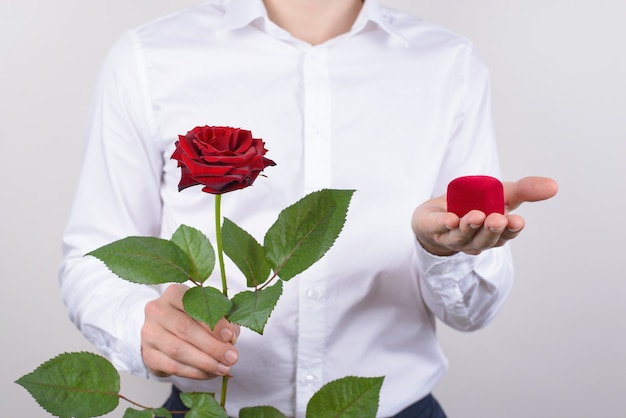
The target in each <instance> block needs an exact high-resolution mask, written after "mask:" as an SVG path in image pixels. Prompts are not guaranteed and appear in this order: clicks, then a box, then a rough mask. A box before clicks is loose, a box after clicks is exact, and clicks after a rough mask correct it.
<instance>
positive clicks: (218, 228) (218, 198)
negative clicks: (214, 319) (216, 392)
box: [215, 194, 228, 409]
mask: <svg viewBox="0 0 626 418" xmlns="http://www.w3.org/2000/svg"><path fill="white" fill-rule="evenodd" d="M221 203H222V195H221V194H216V195H215V237H216V240H217V257H218V260H219V263H220V273H221V275H222V293H224V296H226V297H228V284H227V283H226V269H225V268H224V249H223V247H222V215H221ZM227 387H228V375H226V376H223V377H222V394H221V397H220V405H221V406H222V408H224V409H226V388H227Z"/></svg>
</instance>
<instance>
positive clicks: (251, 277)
mask: <svg viewBox="0 0 626 418" xmlns="http://www.w3.org/2000/svg"><path fill="white" fill-rule="evenodd" d="M222 244H223V248H224V253H226V255H227V256H228V257H229V258H230V259H231V260H232V261H233V263H235V265H236V266H237V267H238V268H239V270H241V272H242V273H243V274H244V276H245V277H246V279H247V282H248V287H257V286H259V285H261V284H263V283H265V281H266V280H267V278H268V277H269V274H270V271H271V268H270V265H269V264H268V263H267V260H265V251H264V250H263V246H261V244H259V243H258V242H257V241H256V240H255V239H254V238H253V237H252V235H250V234H248V233H247V232H246V231H245V230H243V229H242V228H240V227H239V226H237V225H236V224H235V223H234V222H232V221H231V220H229V219H227V218H224V223H223V225H222Z"/></svg>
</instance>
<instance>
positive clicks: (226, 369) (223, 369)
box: [217, 363, 230, 375]
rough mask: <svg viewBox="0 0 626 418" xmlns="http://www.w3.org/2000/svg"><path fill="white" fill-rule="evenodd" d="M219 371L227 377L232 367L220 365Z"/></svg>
mask: <svg viewBox="0 0 626 418" xmlns="http://www.w3.org/2000/svg"><path fill="white" fill-rule="evenodd" d="M217 371H218V373H220V374H223V375H227V374H228V373H229V372H230V367H228V366H226V365H225V364H222V363H218V364H217Z"/></svg>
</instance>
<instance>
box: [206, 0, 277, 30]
mask: <svg viewBox="0 0 626 418" xmlns="http://www.w3.org/2000/svg"><path fill="white" fill-rule="evenodd" d="M257 19H267V11H266V10H265V6H264V5H263V0H229V1H227V2H226V4H225V6H224V17H223V18H222V21H221V22H220V25H219V28H218V30H217V31H218V33H221V32H228V31H231V30H236V29H241V28H243V27H245V26H248V25H249V24H251V23H252V22H254V21H255V20H257Z"/></svg>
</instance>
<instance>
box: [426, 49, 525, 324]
mask: <svg viewBox="0 0 626 418" xmlns="http://www.w3.org/2000/svg"><path fill="white" fill-rule="evenodd" d="M460 68H461V71H459V74H460V76H459V86H460V87H459V88H458V93H457V95H456V102H455V108H456V111H455V114H454V117H453V118H452V119H451V120H452V122H451V124H450V129H449V130H450V140H449V144H448V148H447V152H446V156H445V159H444V161H443V164H442V166H441V170H440V173H439V176H438V180H437V183H436V185H435V190H434V193H433V195H434V196H438V195H441V194H444V193H445V192H446V188H447V185H448V183H449V182H450V181H451V180H452V179H454V178H456V177H459V176H464V175H474V174H485V175H491V176H494V177H496V178H499V176H500V167H499V162H498V155H497V147H496V143H495V135H494V129H493V121H492V115H491V100H490V80H489V73H488V70H487V67H486V66H485V64H484V63H483V61H482V60H481V59H480V57H479V56H478V55H477V54H476V52H475V50H474V49H473V47H471V45H470V46H469V47H468V48H467V49H466V51H465V54H463V55H462V56H461V57H460ZM416 251H417V260H418V269H419V270H420V278H421V283H420V285H421V289H422V295H423V298H424V301H425V303H426V304H427V306H428V307H429V308H430V309H431V310H432V312H433V313H434V314H435V315H436V316H437V317H438V318H439V319H441V320H442V321H443V322H444V323H446V324H448V325H450V326H452V327H453V328H455V329H458V330H462V331H471V330H475V329H479V328H481V327H483V326H485V325H486V324H487V323H488V322H489V321H490V320H491V319H492V318H493V317H494V316H495V314H496V313H497V311H498V310H499V308H500V307H501V306H502V304H503V302H504V300H505V298H506V296H507V295H508V293H509V291H510V288H511V286H512V281H513V266H512V256H511V252H510V249H509V247H508V246H504V247H499V248H493V249H490V250H487V251H484V252H483V253H481V254H480V255H478V256H474V255H468V254H463V253H459V254H456V255H453V256H450V257H437V256H434V255H432V254H430V253H428V252H427V251H425V250H424V249H423V248H422V247H421V246H420V245H419V243H418V244H417V250H416Z"/></svg>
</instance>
